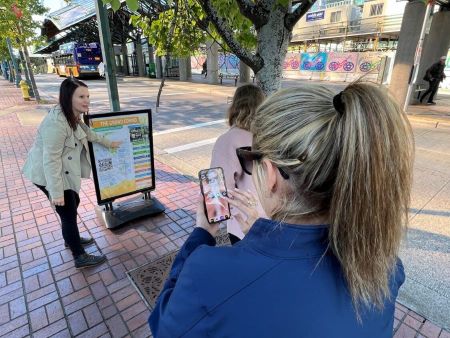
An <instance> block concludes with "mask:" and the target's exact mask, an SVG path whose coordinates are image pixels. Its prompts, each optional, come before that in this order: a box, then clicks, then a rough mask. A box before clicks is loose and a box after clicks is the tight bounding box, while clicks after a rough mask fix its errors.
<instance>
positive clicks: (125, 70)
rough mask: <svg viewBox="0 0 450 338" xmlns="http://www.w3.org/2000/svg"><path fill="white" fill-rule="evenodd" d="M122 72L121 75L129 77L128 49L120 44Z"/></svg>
mask: <svg viewBox="0 0 450 338" xmlns="http://www.w3.org/2000/svg"><path fill="white" fill-rule="evenodd" d="M121 51H122V58H123V60H122V72H123V75H125V76H126V75H130V70H129V67H128V48H127V44H126V43H122V48H121Z"/></svg>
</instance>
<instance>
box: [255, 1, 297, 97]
mask: <svg viewBox="0 0 450 338" xmlns="http://www.w3.org/2000/svg"><path fill="white" fill-rule="evenodd" d="M280 11H281V12H282V13H280ZM284 11H285V9H283V8H282V7H281V6H279V7H277V8H276V9H275V10H272V11H271V12H270V15H269V21H268V23H267V24H265V25H264V26H262V27H261V28H260V29H259V30H258V31H257V43H258V47H257V51H256V52H257V54H259V55H260V56H261V58H262V59H263V60H264V65H263V67H262V68H261V69H260V70H259V71H258V72H257V73H256V74H255V75H256V82H257V84H258V85H259V87H260V88H261V89H262V90H263V92H264V93H265V94H266V95H269V94H271V93H273V92H275V91H277V90H278V89H279V88H280V86H281V78H282V74H283V66H282V65H283V61H284V58H285V57H286V53H287V47H288V45H289V40H290V36H291V32H290V31H288V30H287V29H286V27H285V25H284V14H283V13H284Z"/></svg>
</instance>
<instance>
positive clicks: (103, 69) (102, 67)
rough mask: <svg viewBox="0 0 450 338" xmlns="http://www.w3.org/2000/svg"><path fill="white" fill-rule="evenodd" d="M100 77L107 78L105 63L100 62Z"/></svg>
mask: <svg viewBox="0 0 450 338" xmlns="http://www.w3.org/2000/svg"><path fill="white" fill-rule="evenodd" d="M98 75H100V76H101V77H105V64H104V63H103V61H100V63H99V64H98Z"/></svg>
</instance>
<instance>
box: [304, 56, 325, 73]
mask: <svg viewBox="0 0 450 338" xmlns="http://www.w3.org/2000/svg"><path fill="white" fill-rule="evenodd" d="M326 63H327V53H326V52H318V53H302V56H301V64H300V70H309V71H313V72H324V71H325V70H326V69H325V65H326Z"/></svg>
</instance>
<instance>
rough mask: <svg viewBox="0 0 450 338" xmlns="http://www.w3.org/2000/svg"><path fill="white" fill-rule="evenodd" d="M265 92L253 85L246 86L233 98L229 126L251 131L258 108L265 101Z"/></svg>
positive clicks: (237, 91)
mask: <svg viewBox="0 0 450 338" xmlns="http://www.w3.org/2000/svg"><path fill="white" fill-rule="evenodd" d="M264 98H265V96H264V93H263V91H262V90H261V89H260V88H259V87H257V86H255V85H252V84H245V85H243V86H241V87H239V88H238V89H236V92H235V93H234V96H233V102H232V103H231V106H230V108H229V109H228V124H229V125H230V127H231V126H236V127H238V128H241V129H244V130H248V131H250V125H251V123H252V121H253V116H254V115H255V111H256V108H258V106H259V105H260V104H261V103H262V102H263V101H264Z"/></svg>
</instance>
